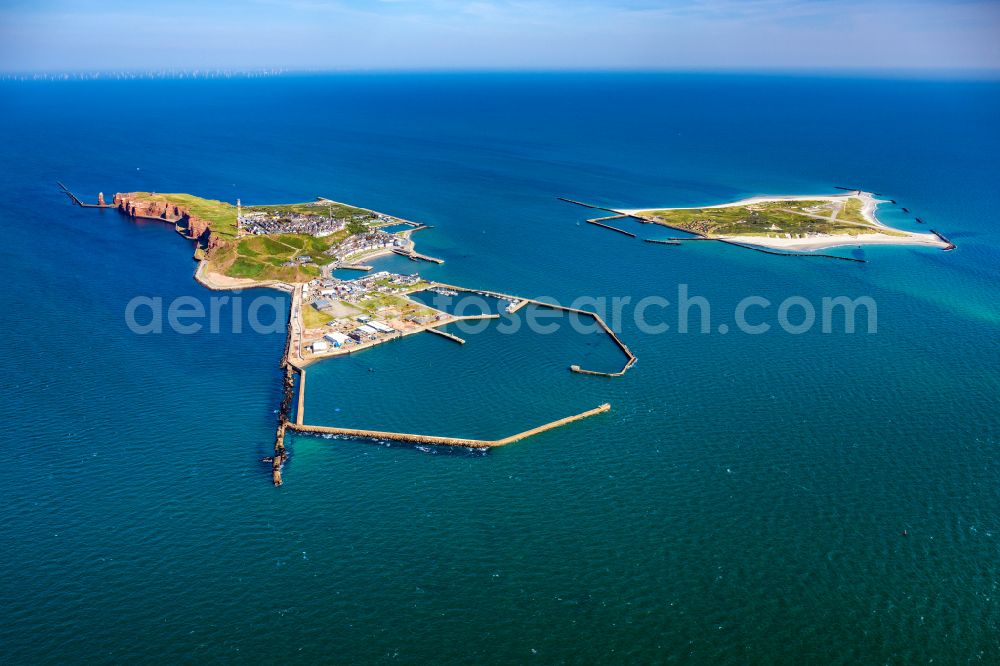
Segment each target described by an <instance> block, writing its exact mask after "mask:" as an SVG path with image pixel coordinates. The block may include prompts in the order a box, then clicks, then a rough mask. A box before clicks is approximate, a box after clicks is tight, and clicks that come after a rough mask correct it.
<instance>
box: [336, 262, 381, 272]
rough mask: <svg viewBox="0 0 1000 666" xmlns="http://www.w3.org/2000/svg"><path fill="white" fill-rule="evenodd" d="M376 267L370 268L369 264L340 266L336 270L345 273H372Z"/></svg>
mask: <svg viewBox="0 0 1000 666" xmlns="http://www.w3.org/2000/svg"><path fill="white" fill-rule="evenodd" d="M373 268H375V267H374V266H369V265H368V264H342V265H340V266H335V267H334V270H338V271H339V270H345V271H366V272H367V271H370V270H372V269H373Z"/></svg>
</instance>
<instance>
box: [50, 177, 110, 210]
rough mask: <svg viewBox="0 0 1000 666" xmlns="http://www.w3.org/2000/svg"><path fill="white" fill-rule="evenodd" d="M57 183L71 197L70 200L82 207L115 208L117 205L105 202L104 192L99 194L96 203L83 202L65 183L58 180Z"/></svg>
mask: <svg viewBox="0 0 1000 666" xmlns="http://www.w3.org/2000/svg"><path fill="white" fill-rule="evenodd" d="M56 185H58V186H59V188H60V189H61V190H62V191H63V194H65V195H66V196H68V197H69V199H70V201H72V202H73V203H75V204H76V205H77V206H79V207H80V208H114V207H115V205H114V204H109V203H104V194H103V193H102V194H100V195H99V196H98V198H97V203H95V204H89V203H83V202H82V201H80V199H79V197H77V196H76V195H75V194H73V193H72V192H70V190H69V188H68V187H66V186H65V185H63V184H62V183H60V182H59V181H58V180H57V181H56Z"/></svg>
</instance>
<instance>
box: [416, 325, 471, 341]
mask: <svg viewBox="0 0 1000 666" xmlns="http://www.w3.org/2000/svg"><path fill="white" fill-rule="evenodd" d="M424 330H426V331H427V332H428V333H437V334H438V335H440V336H441V337H444V338H448V339H449V340H451V341H452V342H457V343H458V344H460V345H464V344H465V340H463V339H462V338H460V337H458V336H457V335H452V334H451V333H448V332H447V331H441V330H438V329H436V328H428V329H424Z"/></svg>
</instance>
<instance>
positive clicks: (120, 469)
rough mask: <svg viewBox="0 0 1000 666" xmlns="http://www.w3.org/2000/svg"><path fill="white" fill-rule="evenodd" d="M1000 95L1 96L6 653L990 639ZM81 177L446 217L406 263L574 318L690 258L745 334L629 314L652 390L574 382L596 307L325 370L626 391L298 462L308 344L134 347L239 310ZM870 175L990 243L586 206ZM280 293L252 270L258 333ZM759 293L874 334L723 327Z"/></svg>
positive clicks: (900, 657)
mask: <svg viewBox="0 0 1000 666" xmlns="http://www.w3.org/2000/svg"><path fill="white" fill-rule="evenodd" d="M998 117H1000V84H997V83H996V82H989V81H945V80H936V81H921V80H881V79H848V78H835V77H816V78H809V77H776V76H775V77H764V76H758V77H753V76H735V75H704V74H699V75H694V74H683V75H682V74H643V75H639V74H634V75H632V74H587V75H585V74H560V75H555V74H551V75H550V74H519V75H506V74H490V75H405V76H404V75H338V76H311V77H279V78H271V79H254V80H159V81H122V82H112V81H91V82H74V81H67V82H59V83H52V82H49V83H36V82H23V83H22V82H3V83H0V157H2V164H3V169H4V178H2V179H0V201H2V202H3V205H2V206H0V225H2V231H3V236H4V240H5V242H4V243H3V244H0V267H2V271H3V279H4V288H3V289H2V290H0V311H2V312H3V316H4V319H5V321H4V323H3V326H2V328H0V344H2V353H0V365H2V377H3V381H2V388H0V391H2V397H3V404H6V405H7V406H8V421H7V423H8V426H7V432H8V452H7V455H6V466H5V474H4V482H3V491H2V497H3V499H4V503H5V511H4V512H3V518H2V523H0V524H2V530H0V551H2V552H3V553H4V561H5V562H6V564H7V572H6V575H4V576H3V577H2V578H0V607H2V608H3V610H4V622H3V625H2V627H0V652H2V654H3V655H4V661H5V662H8V663H59V662H68V661H83V660H87V661H126V660H129V661H132V660H142V661H147V662H163V663H169V662H174V661H177V660H179V659H184V660H191V661H193V660H227V661H263V660H282V661H293V662H310V661H317V660H326V661H336V662H354V661H357V662H375V663H395V662H399V663H417V662H457V661H467V662H470V661H475V662H481V663H509V662H515V663H521V662H538V663H564V662H573V663H579V662H598V661H607V662H630V663H632V662H668V661H669V662H674V661H677V662H698V663H732V664H743V663H902V662H916V661H921V662H924V661H926V662H930V661H935V662H943V663H968V662H995V661H996V660H998V659H1000V630H998V622H1000V602H998V595H1000V589H998V584H1000V557H998V555H1000V552H998V546H1000V483H998V476H1000V451H998V444H1000V441H998V440H1000V409H998V408H1000V398H998V395H1000V372H998V370H1000V346H998V344H997V343H998V341H1000V334H998V330H1000V328H998V325H1000V278H998V275H997V266H998V265H1000V239H998V233H997V231H998V220H997V213H996V211H997V210H1000V194H998V188H997V182H998V180H1000V163H998V158H997V155H998V154H1000V127H998V124H997V118H998ZM57 180H59V181H62V182H64V183H66V184H67V185H68V186H69V187H70V188H72V189H73V190H74V191H76V192H77V194H79V195H81V196H83V197H84V198H86V199H93V198H95V197H96V193H97V192H98V191H103V192H104V193H105V194H106V195H110V193H112V192H115V191H133V190H154V191H158V192H173V191H177V192H191V193H195V194H199V195H202V196H206V197H212V198H219V199H225V200H230V201H232V200H235V199H236V198H237V197H240V198H241V199H242V201H243V202H244V203H271V202H286V201H302V200H309V199H312V198H313V197H316V196H326V197H329V198H332V199H335V200H338V201H348V202H352V203H356V204H359V205H362V206H366V207H370V208H374V209H378V210H383V211H386V212H390V213H394V214H397V215H400V216H402V217H405V218H408V219H412V220H418V221H421V222H425V223H428V224H432V225H434V229H432V230H428V231H421V232H419V234H418V235H417V236H416V237H415V239H416V240H417V242H418V249H419V250H420V251H421V252H424V253H426V254H429V255H432V256H435V257H441V258H443V259H445V260H446V263H445V264H443V265H440V266H437V265H430V264H420V265H419V266H416V265H414V264H413V263H411V262H409V261H407V260H406V259H403V258H401V257H393V258H389V259H385V260H380V261H379V267H380V268H382V267H384V268H388V269H391V270H402V271H405V272H410V271H412V270H413V269H414V268H415V267H418V268H419V269H420V270H421V272H422V273H423V274H425V275H427V276H429V277H432V278H435V279H440V280H443V281H447V282H450V283H454V284H461V285H467V286H477V287H483V288H489V289H496V290H499V291H504V292H509V293H516V294H522V295H525V296H532V297H542V296H545V297H551V298H555V299H558V300H559V301H561V302H564V303H569V302H571V301H572V300H573V299H575V298H577V297H578V296H589V297H594V298H601V297H605V298H611V297H620V298H625V297H629V298H631V299H633V302H634V301H638V300H639V299H641V298H643V297H646V296H651V295H661V296H664V297H666V298H668V299H669V300H671V301H675V300H676V295H677V289H678V285H680V284H684V285H688V287H687V288H688V289H689V292H690V293H691V294H692V295H698V296H704V297H705V298H706V299H707V300H708V301H709V302H710V304H711V308H712V332H711V333H707V334H701V333H687V334H682V333H679V332H678V331H677V330H676V326H674V327H672V328H671V330H670V331H668V332H666V333H663V334H652V333H649V332H643V331H642V330H640V329H639V327H638V326H637V325H636V323H635V321H634V320H633V319H631V318H630V317H629V316H626V317H623V319H622V322H621V324H620V326H619V327H618V328H619V329H620V334H621V336H622V338H623V339H624V340H625V341H626V342H627V343H628V344H629V346H630V347H631V348H632V350H633V351H634V352H635V353H636V355H637V356H638V357H639V362H638V364H637V365H636V366H635V367H634V368H633V369H632V370H630V371H629V373H628V374H627V375H626V376H625V377H623V378H619V379H602V378H597V377H585V376H580V375H576V374H573V373H569V372H568V371H567V366H568V365H569V364H571V363H580V364H581V365H584V366H585V367H594V368H595V369H605V368H608V369H615V366H616V364H618V363H620V361H621V357H620V353H619V352H618V350H617V349H615V348H614V347H613V346H609V345H608V344H607V341H606V340H604V339H602V338H601V336H582V335H576V334H574V333H572V332H571V331H566V330H564V331H561V332H560V333H558V334H556V335H551V336H544V335H537V334H533V333H531V332H526V333H524V334H523V335H516V336H509V335H502V334H500V333H498V332H497V331H496V330H495V328H487V330H485V331H484V332H482V333H480V334H474V335H468V336H465V335H464V334H463V336H464V337H467V338H468V343H467V344H466V345H464V346H458V345H455V344H454V343H452V342H450V341H448V340H445V339H443V338H440V337H436V336H430V335H427V336H423V335H420V336H411V337H408V338H406V339H404V340H401V341H399V342H396V343H392V344H389V345H384V346H382V347H379V348H375V349H372V350H370V351H366V352H364V353H362V354H358V355H356V356H352V357H349V358H345V359H338V360H333V361H329V362H324V363H322V364H319V365H317V366H314V367H312V368H311V369H310V370H309V377H308V387H309V391H308V398H307V414H308V415H309V420H310V421H313V420H314V417H315V420H316V421H320V420H322V421H323V422H328V423H338V424H342V425H347V426H353V427H373V428H384V429H406V430H412V431H419V432H429V433H434V434H447V435H457V436H462V435H468V436H482V437H502V436H505V435H508V434H512V433H514V432H517V431H520V430H523V429H525V428H527V427H530V426H533V425H536V424H538V423H542V422H545V421H548V420H551V419H555V418H559V417H561V416H564V415H567V414H570V413H575V412H577V411H582V410H584V409H588V408H590V407H593V406H595V405H597V404H600V403H602V402H610V403H611V404H612V406H613V409H612V411H611V412H609V413H607V414H604V415H600V416H597V417H594V418H591V419H588V420H585V421H582V422H579V423H575V424H572V425H571V426H567V427H565V428H562V429H558V430H555V431H551V432H548V433H545V434H543V435H540V436H538V437H536V438H532V439H528V440H525V441H522V442H520V443H517V444H515V445H512V446H509V447H506V448H503V449H499V450H494V451H490V452H488V453H486V454H482V453H473V452H467V451H464V450H459V451H450V450H449V451H442V450H436V449H433V448H427V449H426V450H424V449H423V448H418V447H412V446H405V445H400V444H393V445H391V446H389V445H385V444H374V443H370V442H363V441H352V440H343V439H324V438H317V437H311V436H294V437H291V438H290V440H289V448H290V452H291V459H290V461H289V463H288V465H287V466H286V468H285V475H284V476H285V485H284V486H282V487H281V488H274V487H272V486H271V484H270V475H269V468H268V466H267V465H263V464H261V463H260V462H259V458H260V457H261V456H264V455H267V454H268V453H269V449H270V447H271V446H272V443H273V428H274V422H275V418H276V415H275V409H276V408H277V406H278V403H279V402H280V371H279V369H278V362H279V360H280V357H281V353H282V347H283V336H282V335H281V334H274V335H258V334H254V333H249V332H244V333H240V334H237V333H234V332H233V331H232V330H231V328H232V327H231V326H226V325H224V326H222V327H221V330H220V332H218V333H213V332H211V331H208V330H202V331H200V332H198V333H196V334H193V335H181V334H178V333H175V332H170V331H167V332H165V333H163V334H161V335H136V334H134V333H133V332H132V331H130V330H129V328H128V327H127V326H126V322H125V315H124V312H125V307H126V304H127V303H128V302H129V300H130V299H132V298H133V297H135V296H149V297H161V298H163V299H164V301H165V302H168V303H169V302H170V301H171V300H172V299H174V298H177V297H181V296H186V297H193V298H196V299H199V300H200V301H202V302H204V303H205V304H206V305H207V304H209V299H210V298H211V297H212V296H213V294H210V293H209V292H207V291H205V290H204V289H203V288H201V287H200V286H199V285H198V284H197V283H195V282H194V281H193V280H192V278H191V274H192V271H193V268H194V265H193V262H192V261H191V247H190V245H189V243H188V242H186V241H184V240H183V239H181V238H180V237H179V236H177V235H176V234H175V233H174V232H173V230H172V229H171V228H170V227H168V226H166V225H161V224H158V223H136V222H132V221H129V220H127V219H125V218H123V217H121V216H119V215H118V214H117V213H115V212H114V211H97V210H86V209H81V208H77V207H73V206H70V205H69V203H68V201H67V200H66V198H65V197H64V196H63V195H62V194H61V193H60V192H59V191H58V189H57V188H56V186H55V181H57ZM836 185H842V186H848V187H855V186H857V187H864V188H866V189H870V190H874V191H877V192H880V193H882V194H883V195H884V196H885V197H886V198H893V199H896V200H897V202H898V203H897V205H895V206H893V205H886V206H883V207H882V208H881V209H880V216H881V217H882V218H883V219H884V220H885V221H887V222H889V223H891V224H896V225H898V226H901V227H904V228H908V229H914V230H922V229H923V227H922V226H921V225H919V224H917V223H916V222H915V221H914V219H913V216H918V217H921V218H922V219H924V220H925V221H927V223H928V224H927V225H926V226H929V227H933V228H935V229H938V230H939V231H941V232H943V233H945V234H946V235H947V236H949V238H951V239H952V240H953V241H954V242H955V243H957V245H958V249H957V250H955V251H953V252H948V253H944V252H939V251H936V250H930V249H921V248H916V249H914V248H866V249H863V250H857V249H854V248H846V249H842V250H840V251H839V253H840V254H844V255H845V256H860V257H863V258H866V259H868V263H864V264H858V263H852V262H840V261H831V260H822V259H786V258H782V257H773V256H767V255H763V254H758V253H754V252H748V251H744V250H740V249H738V248H730V247H724V246H720V245H717V244H714V243H692V244H688V245H685V246H683V247H679V248H678V247H667V246H659V245H654V244H648V243H642V242H641V241H639V240H634V239H629V238H627V237H625V236H622V235H619V234H615V233H613V232H609V231H606V230H603V229H599V228H597V227H593V226H591V225H587V224H578V223H580V222H582V220H584V219H585V218H586V217H590V216H592V214H588V211H585V210H584V209H581V208H577V207H573V206H571V205H569V204H566V203H563V202H561V201H558V200H557V199H556V197H557V196H565V197H570V198H573V199H580V200H584V201H590V202H594V203H598V204H601V205H607V206H612V207H616V206H617V207H635V208H639V207H647V206H695V205H704V204H712V203H721V202H725V201H729V200H733V199H736V198H740V197H743V196H749V195H753V194H769V193H835V192H836V191H837V190H834V189H832V188H833V187H834V186H836ZM903 206H906V207H908V208H909V209H910V211H911V215H906V214H904V213H903V212H902V210H901V208H902V207H903ZM621 225H623V226H626V225H631V226H629V227H628V228H629V229H631V230H633V231H635V232H637V233H639V234H640V236H641V237H666V236H667V235H669V234H665V233H663V232H662V231H659V232H658V231H656V230H650V229H647V228H644V227H640V226H639V225H637V224H635V223H630V222H621ZM261 295H265V296H273V295H274V294H273V293H269V292H264V291H250V292H245V293H243V294H241V295H240V297H241V302H240V303H239V304H238V305H236V306H235V309H236V310H237V311H238V312H240V315H241V317H242V318H243V320H244V321H245V318H246V316H247V315H248V312H247V309H248V307H249V303H250V302H251V301H252V299H253V298H254V297H256V296H261ZM753 295H757V296H762V297H764V298H767V299H769V300H770V301H772V302H773V303H775V304H777V303H780V302H781V301H782V300H784V299H786V298H788V297H790V296H801V297H803V298H805V299H807V300H809V301H810V302H812V303H816V304H818V303H819V302H820V300H821V299H822V298H823V297H825V296H826V297H834V296H841V295H845V296H849V297H851V298H856V297H861V296H869V297H871V298H872V299H874V301H875V302H876V303H877V307H878V330H877V333H875V334H860V333H855V334H853V335H850V334H845V333H844V332H843V331H839V332H837V331H835V332H834V333H830V334H824V333H822V332H821V331H820V330H819V327H818V326H817V327H815V328H814V329H812V330H810V331H809V332H807V333H805V334H802V335H790V334H788V333H785V332H782V331H780V330H772V331H771V332H768V333H767V334H763V335H746V334H742V333H740V332H738V331H736V330H735V327H732V328H733V330H731V331H730V332H729V333H728V334H721V333H719V332H718V328H717V324H720V323H728V324H731V323H732V322H733V317H732V313H733V311H734V308H735V306H736V304H737V303H738V302H739V301H740V300H741V299H742V298H744V297H746V296H753ZM281 303H282V304H283V305H284V303H285V300H284V299H283V298H282V301H281ZM226 312H229V313H230V315H229V316H232V314H231V313H232V310H226ZM667 312H668V313H669V312H670V311H669V310H668V311H667ZM757 313H758V314H760V316H761V317H762V318H763V319H765V320H769V321H771V322H772V323H773V322H774V321H775V320H774V318H773V317H774V311H773V308H772V310H771V311H770V313H768V312H762V311H760V310H758V311H757ZM280 316H281V317H286V316H287V312H286V311H285V310H282V311H281V314H280ZM666 321H672V320H671V319H670V316H669V314H668V315H667V316H666ZM775 329H777V327H776V326H775ZM904 531H905V534H906V535H905V536H904Z"/></svg>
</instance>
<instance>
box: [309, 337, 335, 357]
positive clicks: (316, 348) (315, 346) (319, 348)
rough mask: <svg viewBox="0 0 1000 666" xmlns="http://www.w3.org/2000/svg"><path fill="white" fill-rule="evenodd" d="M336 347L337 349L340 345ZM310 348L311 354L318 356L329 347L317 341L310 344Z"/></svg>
mask: <svg viewBox="0 0 1000 666" xmlns="http://www.w3.org/2000/svg"><path fill="white" fill-rule="evenodd" d="M337 346H338V347H339V346H340V345H337ZM312 348H313V353H314V354H318V353H320V352H325V351H326V350H327V349H329V348H330V346H329V345H328V344H326V343H325V342H323V341H322V340H317V341H316V342H314V343H313V344H312Z"/></svg>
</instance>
